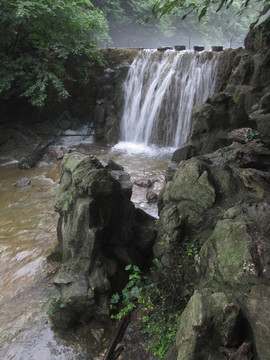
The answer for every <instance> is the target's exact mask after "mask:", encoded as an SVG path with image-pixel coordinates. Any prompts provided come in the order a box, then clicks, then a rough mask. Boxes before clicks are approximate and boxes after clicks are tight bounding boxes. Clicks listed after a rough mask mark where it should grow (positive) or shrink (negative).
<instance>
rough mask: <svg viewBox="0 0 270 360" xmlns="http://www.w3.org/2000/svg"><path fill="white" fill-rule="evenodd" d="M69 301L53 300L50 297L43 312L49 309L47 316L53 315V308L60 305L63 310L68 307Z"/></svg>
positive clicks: (43, 307) (44, 305)
mask: <svg viewBox="0 0 270 360" xmlns="http://www.w3.org/2000/svg"><path fill="white" fill-rule="evenodd" d="M68 301H69V300H68V299H67V298H64V299H63V298H53V297H51V296H50V297H49V298H48V299H47V301H46V302H45V303H43V304H42V310H43V309H45V308H46V307H48V310H47V312H46V314H47V315H51V314H52V313H53V308H54V306H55V304H57V303H58V304H59V307H60V308H61V309H63V308H66V307H67V306H68Z"/></svg>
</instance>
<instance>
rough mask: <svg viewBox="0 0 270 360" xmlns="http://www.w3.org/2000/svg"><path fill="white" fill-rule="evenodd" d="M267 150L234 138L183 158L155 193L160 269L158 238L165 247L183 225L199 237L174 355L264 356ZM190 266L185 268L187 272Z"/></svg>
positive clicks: (158, 252)
mask: <svg viewBox="0 0 270 360" xmlns="http://www.w3.org/2000/svg"><path fill="white" fill-rule="evenodd" d="M269 147H270V143H269V141H268V140H259V139H254V140H252V141H248V142H247V143H242V144H241V143H239V142H234V143H233V144H232V145H230V146H228V147H225V148H220V149H218V150H217V151H216V152H213V153H210V154H206V155H203V156H198V157H193V158H191V159H189V160H186V161H182V162H181V163H180V164H179V166H178V170H177V171H176V173H175V175H174V177H173V179H172V180H171V181H169V182H168V183H167V184H166V187H165V189H164V190H163V192H162V194H161V196H160V199H159V204H160V220H159V221H160V223H161V226H160V230H159V232H158V236H157V243H156V244H155V246H154V254H155V256H156V257H158V258H159V259H160V260H161V261H162V262H163V264H164V265H165V266H168V265H169V264H170V258H169V251H168V252H167V254H166V251H164V249H166V247H165V248H164V245H163V244H164V243H165V244H167V248H168V249H169V248H170V246H172V245H173V244H174V243H177V242H178V243H180V244H181V242H184V238H185V236H186V234H187V233H188V231H189V230H190V231H191V230H192V229H196V232H197V233H198V234H200V248H201V249H200V251H199V253H198V254H197V255H196V256H195V268H196V275H195V279H196V280H195V281H196V285H195V292H194V294H193V295H192V297H191V298H190V300H189V302H188V305H187V306H186V308H185V310H184V312H183V314H182V316H181V321H180V326H179V330H178V333H177V337H176V345H177V348H178V357H177V359H178V360H180V359H181V360H182V359H198V358H203V359H206V358H211V359H239V358H243V359H252V358H254V356H255V358H256V359H257V358H258V359H268V358H269V357H270V353H269V346H268V345H267V344H269V341H270V338H269V336H270V333H269V329H270V322H269V314H268V309H269V305H270V304H269V303H268V302H269V298H268V296H267V294H268V292H269V288H270V276H269V274H270V268H269V261H268V259H269V254H270V236H269V233H270V231H269V230H270V228H269V223H268V217H269V211H270V175H269V170H270V150H269ZM160 244H162V245H160ZM191 269H192V268H190V267H189V266H186V267H185V269H184V271H185V272H186V273H187V274H188V275H189V276H190V272H191ZM255 308H256V309H257V311H256V310H255ZM259 312H260V314H259ZM255 313H256V314H257V315H255Z"/></svg>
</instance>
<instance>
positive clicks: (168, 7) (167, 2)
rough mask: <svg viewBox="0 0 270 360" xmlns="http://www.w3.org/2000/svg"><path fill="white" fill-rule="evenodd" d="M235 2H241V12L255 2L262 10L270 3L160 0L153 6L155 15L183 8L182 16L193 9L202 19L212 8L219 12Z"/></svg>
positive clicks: (223, 0) (261, 0)
mask: <svg viewBox="0 0 270 360" xmlns="http://www.w3.org/2000/svg"><path fill="white" fill-rule="evenodd" d="M235 3H240V10H239V14H241V13H242V12H243V11H245V10H246V9H248V8H249V6H250V5H252V4H254V3H258V4H260V8H261V10H263V9H264V8H265V7H266V6H268V5H269V0H255V1H254V0H240V1H238V0H203V1H194V0H191V1H189V0H158V1H157V2H156V3H155V5H154V6H153V8H152V13H153V15H154V16H155V17H162V16H164V15H167V14H173V13H175V12H176V11H177V10H179V9H180V10H182V11H183V15H182V18H183V19H184V18H186V17H187V16H188V15H189V14H191V13H192V12H193V11H195V12H197V13H198V19H199V20H201V19H202V18H203V17H204V16H205V15H206V13H207V11H208V10H209V9H211V8H215V11H216V12H218V11H220V10H221V9H223V8H226V9H229V8H230V7H231V6H232V5H234V4H235Z"/></svg>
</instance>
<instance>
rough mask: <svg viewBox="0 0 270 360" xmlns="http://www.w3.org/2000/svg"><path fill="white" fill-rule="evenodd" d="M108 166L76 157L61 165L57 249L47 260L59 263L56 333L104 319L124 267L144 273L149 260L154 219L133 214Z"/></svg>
mask: <svg viewBox="0 0 270 360" xmlns="http://www.w3.org/2000/svg"><path fill="white" fill-rule="evenodd" d="M110 166H111V167H113V168H114V169H115V168H116V164H112V163H111V164H110V165H109V166H107V167H106V168H105V167H104V166H103V165H102V164H101V163H100V162H99V160H97V159H96V158H95V157H93V156H86V155H83V154H80V153H76V152H74V153H71V154H69V155H66V156H65V158H64V160H63V163H62V168H61V181H60V187H59V190H58V194H57V199H56V204H55V208H56V211H57V212H58V213H59V214H60V218H59V221H58V241H59V244H58V246H57V248H56V250H55V252H54V253H53V254H52V256H51V258H54V259H57V257H58V259H59V260H61V261H62V262H63V265H62V267H61V269H60V271H59V273H58V274H57V276H56V277H55V278H54V280H53V283H54V286H55V292H56V293H55V299H54V301H53V302H52V314H51V315H50V317H51V320H52V323H53V325H54V326H55V327H58V328H67V327H70V326H72V325H74V324H76V323H84V322H87V321H89V320H90V319H91V318H93V317H96V318H104V317H107V316H108V314H109V299H110V296H111V295H112V293H114V292H116V291H118V290H119V289H121V287H122V286H123V284H124V283H125V281H126V274H125V271H124V267H125V266H126V265H128V264H136V265H138V266H140V267H141V268H143V267H145V266H147V264H148V262H149V259H150V258H151V253H152V245H153V242H154V240H155V236H156V230H155V227H154V218H152V217H151V216H150V215H147V214H145V213H144V212H143V211H142V210H137V209H135V207H134V205H133V203H131V202H130V200H129V195H127V193H126V190H125V188H124V189H123V188H122V187H121V183H120V182H119V181H118V178H119V176H115V171H118V172H121V173H122V175H123V176H124V174H125V172H124V171H123V170H111V169H110ZM118 168H119V167H118ZM116 178H117V179H116ZM120 178H121V176H120ZM127 178H128V174H126V178H125V184H126V181H127Z"/></svg>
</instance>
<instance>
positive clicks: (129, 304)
mask: <svg viewBox="0 0 270 360" xmlns="http://www.w3.org/2000/svg"><path fill="white" fill-rule="evenodd" d="M199 240H200V236H199V235H198V234H197V232H196V230H193V231H191V232H190V234H189V235H188V236H185V238H184V240H183V241H182V243H179V244H175V243H174V244H164V245H163V246H164V252H166V253H167V254H170V256H171V259H172V262H171V264H170V265H169V266H165V265H164V264H163V263H162V262H161V261H160V260H159V259H154V260H153V265H152V267H151V269H150V271H149V273H148V274H147V275H145V274H143V273H142V272H141V270H140V269H139V268H138V267H137V266H135V265H128V266H126V268H125V269H126V270H127V271H129V272H130V274H129V280H128V282H127V284H126V286H125V287H124V289H123V290H122V293H121V294H114V295H113V296H112V298H111V310H112V311H113V312H114V314H113V315H112V318H114V319H121V318H122V317H123V316H125V315H126V314H128V313H129V312H130V311H131V310H133V309H135V308H137V310H138V312H139V313H140V317H141V320H142V334H143V335H144V336H146V337H147V338H148V339H149V343H150V345H149V346H148V348H147V349H148V350H151V351H152V352H153V354H154V355H156V356H157V357H158V358H160V359H163V357H164V355H165V353H166V351H167V350H168V348H169V346H170V344H171V343H172V342H173V340H174V339H175V335H176V332H177V328H178V324H179V320H180V317H181V313H182V311H183V309H184V307H185V305H186V303H187V302H188V300H189V298H190V296H191V294H192V292H193V288H194V282H193V280H194V279H193V276H194V272H195V270H194V257H195V255H196V254H198V252H199V249H200V244H199ZM160 245H161V246H162V243H160ZM117 308H118V312H116V313H115V311H116V310H117ZM119 308H120V310H119Z"/></svg>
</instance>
